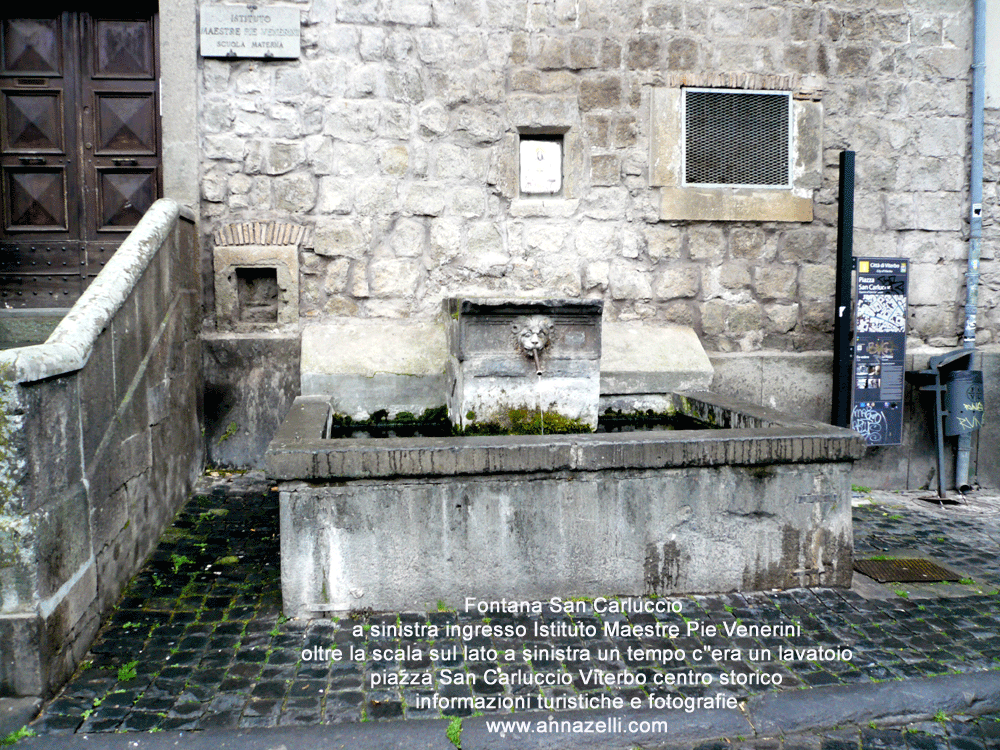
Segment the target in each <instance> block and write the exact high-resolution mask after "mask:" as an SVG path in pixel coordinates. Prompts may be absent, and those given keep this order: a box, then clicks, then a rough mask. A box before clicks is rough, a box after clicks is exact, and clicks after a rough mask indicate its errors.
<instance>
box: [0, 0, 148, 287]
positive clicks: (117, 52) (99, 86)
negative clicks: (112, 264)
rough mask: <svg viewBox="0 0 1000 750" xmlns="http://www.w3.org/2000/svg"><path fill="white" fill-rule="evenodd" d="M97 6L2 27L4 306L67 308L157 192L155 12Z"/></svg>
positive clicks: (31, 11) (1, 22)
mask: <svg viewBox="0 0 1000 750" xmlns="http://www.w3.org/2000/svg"><path fill="white" fill-rule="evenodd" d="M7 5H10V3H7ZM36 5H38V4H37V3H36ZM97 5H98V6H99V7H100V9H101V11H105V10H107V13H106V14H105V13H103V12H99V13H97V14H93V13H90V12H87V11H83V10H68V9H65V7H64V4H49V3H43V4H42V6H43V7H35V6H26V10H25V11H24V12H25V14H26V15H29V16H34V17H33V18H21V19H18V18H9V17H8V18H0V255H3V254H6V255H8V256H10V257H11V258H13V257H16V258H18V259H20V260H19V261H18V262H17V263H16V264H13V265H11V264H10V263H6V264H5V263H4V262H3V259H2V258H0V304H5V305H8V306H14V307H46V306H50V307H51V306H62V305H67V304H72V302H73V301H74V300H75V299H76V298H77V297H78V296H79V294H80V292H81V291H82V290H83V289H84V288H86V286H87V283H88V282H89V280H90V279H91V278H93V277H94V276H95V275H96V274H97V273H98V272H99V271H100V269H101V268H102V267H104V264H105V263H106V262H107V260H108V259H109V258H111V257H112V256H113V255H114V252H115V250H116V249H117V248H118V246H119V245H120V244H121V242H122V240H124V239H125V237H126V236H128V233H129V231H130V230H131V229H132V228H133V227H134V226H135V225H136V224H137V223H138V222H139V219H140V218H141V217H142V215H143V214H144V213H145V212H146V211H147V210H148V209H149V207H150V206H151V205H152V204H153V202H154V201H155V199H156V198H157V197H158V195H159V191H160V189H161V188H160V181H161V177H160V157H159V153H160V136H159V127H160V117H159V112H158V111H157V109H158V106H159V99H158V96H157V92H158V83H157V67H158V61H157V55H156V50H157V44H156V28H157V21H156V3H155V2H152V1H151V0H139V1H138V2H135V3H130V4H128V6H127V7H125V6H122V8H123V9H122V10H121V11H116V10H114V9H112V6H110V5H108V4H106V3H105V4H100V3H98V4H97ZM5 10H7V11H8V12H7V14H6V15H7V16H11V15H14V12H16V8H6V7H5ZM12 10H13V11H14V12H11V11H12ZM117 12H121V14H122V16H123V18H122V17H119V18H115V17H114V14H115V13H117ZM46 13H51V14H52V15H51V16H50V17H49V18H42V17H41V16H44V15H45V14H46ZM43 251H44V252H43ZM11 253H13V255H11ZM63 256H65V258H64V257H63ZM59 258H62V261H60V263H59V264H58V267H57V264H56V260H58V259H59ZM67 258H68V260H67ZM67 280H68V281H67Z"/></svg>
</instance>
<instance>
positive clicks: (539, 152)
mask: <svg viewBox="0 0 1000 750" xmlns="http://www.w3.org/2000/svg"><path fill="white" fill-rule="evenodd" d="M561 189H562V143H560V142H559V141H547V140H546V141H542V140H537V141H536V140H528V139H527V138H524V139H522V140H521V192H522V193H525V194H527V195H533V194H535V195H537V194H547V195H554V194H555V193H558V192H559V191H560V190H561Z"/></svg>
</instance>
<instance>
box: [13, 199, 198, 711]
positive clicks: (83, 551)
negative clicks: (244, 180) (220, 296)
mask: <svg viewBox="0 0 1000 750" xmlns="http://www.w3.org/2000/svg"><path fill="white" fill-rule="evenodd" d="M183 213H184V214H185V215H182V210H181V208H180V207H179V206H178V205H177V204H176V203H174V202H173V201H169V200H161V201H158V202H157V203H156V204H154V206H153V207H152V208H150V210H149V211H148V212H147V214H146V216H145V217H144V218H143V219H142V221H141V222H140V224H139V226H138V227H137V228H136V229H135V230H134V231H133V232H132V234H131V235H129V237H128V239H126V240H125V242H124V243H123V244H122V246H121V248H120V249H119V250H118V251H117V252H116V253H115V256H114V258H112V260H111V261H110V262H109V263H108V265H107V267H106V268H105V269H104V271H102V273H101V274H100V276H98V277H97V279H95V280H94V281H93V282H92V283H91V285H90V286H89V288H88V289H87V291H86V292H85V293H84V295H83V296H82V297H81V298H80V300H79V301H78V302H77V304H76V306H74V308H73V309H72V310H70V311H69V313H68V314H67V315H66V317H65V318H64V319H63V321H62V322H61V323H60V324H59V326H58V327H57V328H56V330H55V331H54V332H53V333H52V335H51V336H50V337H49V339H48V341H47V342H46V343H44V344H39V345H37V346H31V347H24V348H20V349H11V350H8V351H6V352H3V353H0V363H2V365H0V366H2V367H3V374H4V378H3V381H2V382H3V407H4V408H3V411H2V412H0V434H2V438H3V439H2V441H0V655H2V656H0V694H14V695H44V694H46V693H48V692H49V691H51V690H53V689H54V688H56V687H58V685H59V684H61V682H62V681H63V680H65V678H66V677H67V676H69V675H70V674H71V673H72V672H73V670H74V669H75V668H76V665H77V663H78V662H79V660H80V659H81V658H82V656H83V654H84V653H85V652H86V650H87V648H88V647H89V645H90V642H91V640H92V638H93V636H94V635H95V633H96V632H97V628H98V627H99V625H100V622H101V618H102V616H103V615H104V614H106V613H107V612H108V611H109V609H110V608H111V607H112V606H113V605H114V604H115V602H116V601H117V600H118V597H119V595H120V593H121V591H122V588H123V587H124V586H125V584H126V583H127V582H128V580H129V578H130V577H131V576H132V575H133V574H134V573H135V572H136V570H138V568H139V566H141V565H142V563H143V562H144V561H145V559H146V556H147V555H148V554H149V553H150V552H151V551H152V549H153V548H154V546H155V544H156V542H157V540H158V539H159V535H160V533H161V532H162V531H163V529H164V527H165V526H166V525H167V524H168V523H169V521H170V520H171V519H172V518H173V516H174V514H175V513H176V511H177V508H178V507H179V506H180V504H181V503H182V502H183V501H184V500H185V499H186V498H187V496H188V493H189V491H190V489H191V487H192V485H193V481H194V479H195V478H196V477H197V475H198V474H199V472H200V470H201V466H202V463H203V455H204V451H203V448H202V438H201V424H202V414H201V411H202V410H201V381H202V376H201V345H200V341H199V340H198V329H199V327H200V325H199V324H200V320H199V315H200V310H201V300H200V294H199V279H198V276H197V270H196V269H197V242H196V231H195V226H194V221H193V217H192V216H191V215H190V212H186V211H185V212H183Z"/></svg>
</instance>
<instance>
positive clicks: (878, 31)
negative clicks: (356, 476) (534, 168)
mask: <svg viewBox="0 0 1000 750" xmlns="http://www.w3.org/2000/svg"><path fill="white" fill-rule="evenodd" d="M298 7H299V8H300V9H301V18H302V21H303V26H302V54H301V58H300V59H298V60H293V61H280V62H279V61H263V60H256V61H247V60H242V61H228V60H217V59H203V60H201V61H200V63H199V65H200V70H199V74H200V113H199V123H200V128H201V132H200V146H201V155H202V156H201V159H202V178H201V196H202V201H201V212H202V218H203V230H204V234H203V238H202V241H203V249H204V250H205V251H206V252H207V251H208V250H209V249H210V247H211V244H212V241H211V234H212V233H213V232H214V231H216V230H217V229H218V228H219V227H221V226H222V225H224V224H228V223H232V222H239V221H278V222H290V223H294V224H297V225H303V226H308V227H309V229H310V233H309V239H308V241H307V243H306V246H304V247H303V248H302V249H301V251H300V314H301V315H304V316H308V317H310V318H314V319H320V320H322V319H324V318H329V317H342V316H347V317H363V318H380V317H382V318H386V317H388V318H423V319H429V318H431V317H433V316H434V315H435V314H437V312H438V310H439V309H440V308H439V305H440V301H441V299H443V298H445V297H448V296H466V295H479V296H497V295H510V294H524V295H534V296H540V297H600V298H603V299H604V300H605V311H606V312H605V317H606V319H608V320H615V321H629V320H639V319H641V320H647V321H654V320H655V321H662V322H668V323H680V324H684V325H691V326H692V327H694V329H695V330H696V331H697V333H698V335H699V336H700V337H701V339H702V341H703V342H704V344H705V346H706V348H708V349H709V350H714V351H720V352H725V351H736V350H744V351H745V350H757V349H762V348H763V349H778V350H786V351H793V350H794V351H803V350H806V351H807V350H820V349H827V348H829V346H830V340H831V336H832V325H833V305H832V296H833V287H834V271H833V267H834V256H835V240H836V226H835V225H836V213H837V208H836V198H837V179H838V175H837V155H838V152H839V151H840V150H842V149H852V150H855V151H856V152H857V175H858V183H857V206H856V213H855V219H856V227H857V236H856V241H855V252H856V253H857V254H859V255H862V254H870V255H877V256H904V257H909V258H910V259H911V260H912V262H913V266H912V269H911V276H910V278H911V284H912V288H911V316H910V317H911V333H912V336H913V338H914V339H915V341H919V342H923V343H927V344H931V345H938V346H946V347H947V346H952V345H954V344H955V342H956V341H957V337H958V335H959V333H960V330H961V327H962V305H963V302H964V278H963V272H964V264H965V260H964V259H965V255H966V251H967V236H968V225H967V215H968V189H967V182H968V177H967V161H968V153H969V116H970V113H969V103H968V100H969V84H970V75H969V66H970V63H971V30H972V17H971V4H969V3H966V2H959V0H944V2H936V1H932V0H914V2H912V3H906V4H904V3H900V2H885V1H884V0H882V1H879V2H876V1H875V0H867V1H866V2H863V3H861V4H857V3H854V4H848V5H844V4H843V3H839V2H833V1H832V0H821V1H819V2H804V1H803V2H798V1H795V2H785V3H772V4H771V5H767V4H765V5H760V4H753V5H751V4H749V3H731V2H721V0H708V2H698V3H694V2H685V3H658V2H652V1H650V0H646V1H643V0H614V1H611V2H608V1H604V0H601V1H598V0H585V1H584V2H569V1H568V0H552V1H550V2H535V1H534V0H500V1H499V2H490V3H482V2H478V1H476V0H459V1H458V2H453V3H437V2H431V0H393V2H374V1H371V2H369V1H363V2H351V3H343V2H340V3H338V2H332V0H314V1H313V2H303V3H299V4H298ZM681 85H698V86H733V87H740V88H752V87H767V88H770V87H784V88H787V89H789V90H791V91H792V92H793V94H794V95H795V96H796V98H797V99H801V100H808V101H809V102H812V103H815V104H816V105H817V106H818V109H816V110H812V111H815V112H818V113H819V114H820V120H819V122H817V123H815V125H814V126H810V127H812V128H813V129H812V130H811V131H808V132H807V133H806V135H805V136H803V137H806V136H808V137H815V138H819V139H820V141H821V144H822V149H823V157H822V172H821V174H819V175H818V176H817V177H816V178H815V181H814V183H812V184H810V185H809V186H808V187H809V189H810V190H811V191H812V195H813V201H812V209H813V211H812V213H813V219H812V221H791V222H777V221H763V222H761V221H735V222H733V221H726V222H713V221H676V222H669V221H662V220H661V213H660V212H661V195H660V192H661V189H660V188H659V187H656V186H651V178H650V165H649V162H650V147H651V133H652V127H651V122H650V120H651V116H652V115H651V108H652V105H651V102H652V99H653V96H652V92H653V90H654V88H657V87H677V86H681ZM998 126H1000V120H998V115H997V111H996V110H991V111H989V112H988V113H987V127H986V133H987V137H986V142H987V148H986V162H987V166H986V180H987V183H988V184H987V186H986V190H985V211H984V213H985V217H986V221H985V224H986V229H985V240H984V243H983V257H984V259H986V260H989V259H992V258H993V257H994V255H995V253H996V248H997V245H998V244H1000V235H998V233H997V228H996V221H995V215H996V211H997V207H998V196H997V187H996V184H997V183H996V181H997V176H998V175H997V170H998V169H1000V152H998V148H1000V147H998V146H997V128H998ZM539 131H544V132H547V133H557V134H561V135H562V137H563V139H564V141H563V145H564V168H563V184H564V187H563V191H562V194H561V195H560V196H559V197H558V198H555V199H546V200H539V199H528V198H522V197H521V196H520V195H519V191H518V183H517V163H516V162H517V157H516V152H517V139H518V137H519V134H522V135H523V134H529V133H534V132H539ZM810 179H812V178H810ZM983 284H984V290H983V294H982V295H981V298H980V302H981V309H980V326H981V340H982V341H989V340H992V339H993V338H994V337H995V336H996V335H997V332H998V326H1000V320H998V316H1000V312H998V311H997V308H998V305H997V302H998V299H997V294H996V292H995V291H994V290H993V289H992V287H994V286H998V285H1000V277H998V276H997V275H996V273H995V272H994V270H993V269H992V267H991V266H990V264H988V263H984V266H983ZM209 287H210V284H207V283H206V288H209ZM209 317H211V316H209Z"/></svg>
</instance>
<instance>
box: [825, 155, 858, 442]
mask: <svg viewBox="0 0 1000 750" xmlns="http://www.w3.org/2000/svg"><path fill="white" fill-rule="evenodd" d="M853 270H854V152H853V151H841V152H840V210H839V213H838V217H837V286H836V292H835V295H834V296H835V302H834V304H835V305H836V308H835V310H834V327H833V357H834V360H833V415H832V416H831V418H830V422H831V423H832V424H835V425H837V426H838V427H850V426H851V393H852V390H851V381H852V378H853V372H852V370H853V362H854V357H853V356H852V355H853V351H852V350H851V271H853Z"/></svg>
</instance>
